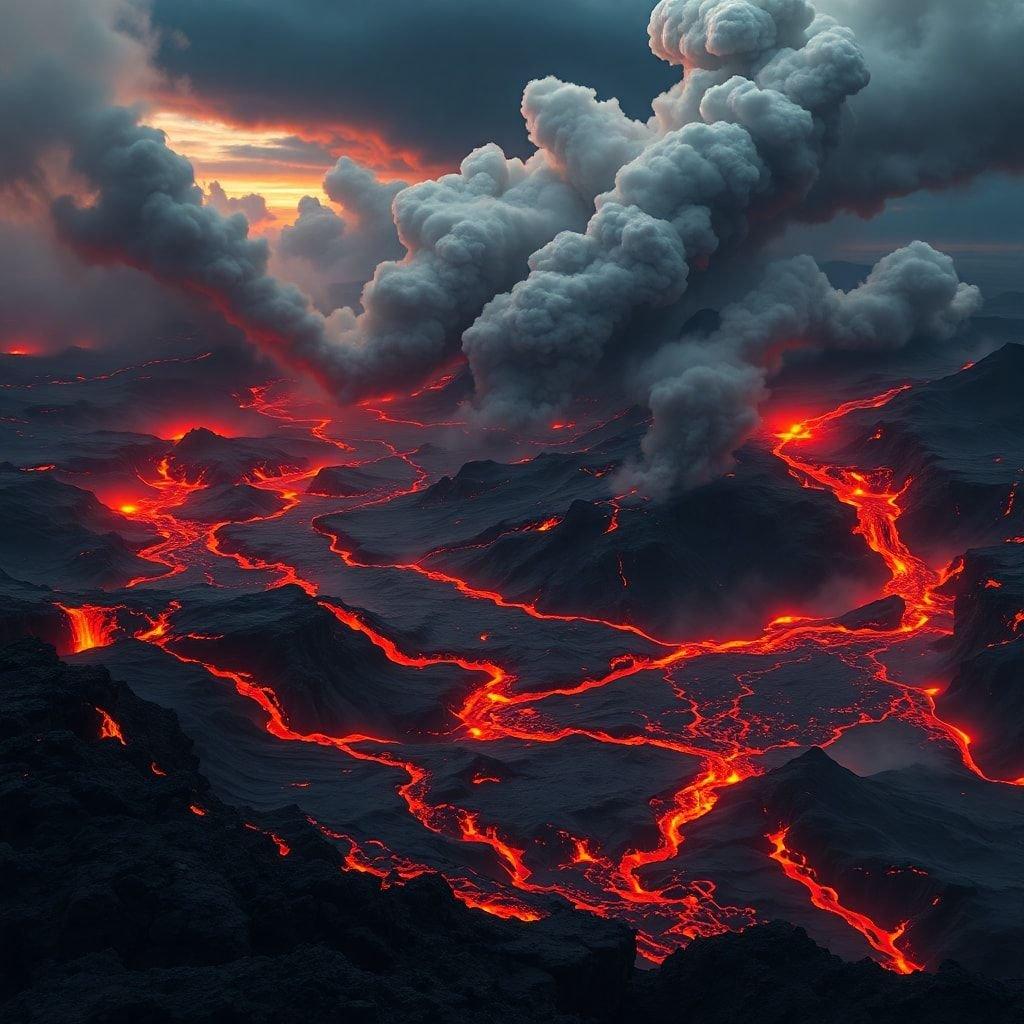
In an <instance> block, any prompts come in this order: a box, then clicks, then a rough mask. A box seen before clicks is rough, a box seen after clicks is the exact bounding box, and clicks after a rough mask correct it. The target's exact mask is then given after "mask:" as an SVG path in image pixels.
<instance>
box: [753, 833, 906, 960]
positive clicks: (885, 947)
mask: <svg viewBox="0 0 1024 1024" xmlns="http://www.w3.org/2000/svg"><path fill="white" fill-rule="evenodd" d="M788 836H789V829H788V828H781V829H779V830H778V831H777V832H774V833H772V834H771V835H770V836H768V837H767V838H768V842H769V843H771V844H772V851H771V855H770V856H771V858H772V860H774V861H776V862H777V863H778V864H780V865H781V866H782V870H783V871H785V873H786V877H787V878H792V879H793V881H794V882H799V883H800V884H801V885H802V886H803V887H804V888H805V889H806V890H807V891H808V892H809V893H810V896H811V902H812V903H813V904H814V905H815V906H816V907H818V908H819V909H820V910H826V911H828V913H830V914H835V915H837V916H838V917H841V918H842V919H843V920H844V921H845V922H846V923H847V924H848V925H849V926H850V927H851V928H854V929H856V930H857V931H858V932H860V933H861V935H863V936H864V938H865V939H867V941H868V943H869V945H870V946H871V948H872V949H874V950H875V951H876V952H877V953H879V954H881V955H882V956H883V957H884V958H885V959H884V961H883V962H884V964H885V966H886V967H888V968H890V970H893V971H895V972H896V973H897V974H913V973H914V972H915V971H921V970H924V967H923V966H922V965H921V964H919V963H915V962H914V961H913V960H911V959H910V958H909V957H908V956H907V955H906V954H905V953H904V952H903V951H902V950H900V949H899V948H898V947H897V945H896V943H897V942H898V941H899V940H900V939H901V938H902V937H903V934H904V932H905V931H906V928H907V923H906V921H904V922H903V923H902V924H899V925H897V926H896V927H895V928H894V929H893V930H892V931H886V930H885V929H884V928H881V927H879V926H878V925H877V924H875V922H874V921H872V920H871V918H869V917H867V916H866V915H864V914H860V913H858V912H857V911H855V910H850V909H849V908H848V907H846V906H844V905H843V903H842V902H841V900H840V899H839V894H838V893H837V892H836V891H835V889H833V888H831V887H830V886H827V885H822V884H821V883H820V882H819V881H818V877H817V875H816V874H815V871H814V869H813V868H812V867H811V866H810V865H809V864H808V863H807V859H806V858H805V857H804V856H803V855H802V854H800V853H797V852H796V851H795V850H791V849H790V848H789V847H788V846H787V845H786V839H787V837H788Z"/></svg>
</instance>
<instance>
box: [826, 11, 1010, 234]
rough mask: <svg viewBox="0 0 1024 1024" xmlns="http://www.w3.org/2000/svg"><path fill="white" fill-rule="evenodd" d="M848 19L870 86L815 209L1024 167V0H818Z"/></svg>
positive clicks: (867, 203) (868, 205) (872, 207)
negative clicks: (862, 53) (1023, 0)
mask: <svg viewBox="0 0 1024 1024" xmlns="http://www.w3.org/2000/svg"><path fill="white" fill-rule="evenodd" d="M818 7H819V9H821V10H823V11H827V12H829V13H831V14H834V15H835V16H836V17H837V18H838V19H840V20H841V21H842V22H843V23H844V24H848V25H850V26H852V28H853V29H854V31H855V32H856V33H857V37H858V39H859V40H860V41H861V43H862V45H863V46H864V49H865V52H866V56H867V60H868V65H869V67H870V68H871V73H872V85H871V88H869V89H865V90H864V92H863V93H862V94H861V95H860V96H858V97H857V98H856V99H855V100H853V101H852V102H851V105H850V108H851V113H852V116H851V118H850V121H849V123H848V124H847V125H845V126H844V131H843V135H842V139H841V142H840V145H839V147H838V149H837V151H836V153H835V156H834V158H833V159H832V160H831V161H830V163H829V165H828V166H827V168H826V170H825V173H824V174H823V176H822V180H821V182H820V183H819V186H818V188H817V189H816V191H815V194H814V195H813V196H812V197H811V198H812V202H811V203H810V204H809V208H808V215H809V216H812V217H813V216H817V217H827V216H830V215H831V212H832V211H833V210H834V209H835V208H836V207H837V206H845V207H849V208H853V209H857V210H861V211H865V212H877V210H878V209H879V208H880V207H881V204H882V203H883V202H884V200H885V199H886V198H888V197H891V196H898V195H905V194H908V193H911V192H914V191H917V190H918V189H921V188H945V187H948V186H949V185H951V184H954V183H957V182H963V181H967V180H969V179H971V178H973V177H975V176H977V175H979V174H981V173H984V172H985V171H995V170H1003V171H1010V172H1017V173H1019V172H1020V171H1022V170H1024V130H1022V125H1024V80H1022V79H1024V61H1022V59H1021V54H1022V53H1024V4H1022V3H1021V2H1020V0H941V2H935V0H928V2H926V0H898V2H894V0H818Z"/></svg>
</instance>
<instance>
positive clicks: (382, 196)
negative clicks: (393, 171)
mask: <svg viewBox="0 0 1024 1024" xmlns="http://www.w3.org/2000/svg"><path fill="white" fill-rule="evenodd" d="M405 188H408V185H407V183H406V182H404V181H390V182H382V181H378V180H377V178H376V176H375V175H374V174H373V172H372V171H371V170H370V169H369V168H366V167H364V166H362V165H361V164H359V163H357V162H356V161H355V160H352V159H350V158H349V157H342V158H341V159H340V160H338V161H337V163H336V164H335V165H334V166H333V167H332V168H331V170H330V171H328V173H327V175H326V177H325V178H324V192H325V193H326V195H327V196H328V197H329V199H330V200H331V201H332V202H334V203H337V204H338V205H339V206H341V207H342V212H341V213H337V212H335V210H334V209H333V208H332V207H331V206H328V205H327V204H325V203H321V202H320V200H319V199H317V198H315V197H314V196H304V197H303V198H302V199H301V200H300V201H299V206H298V217H297V218H296V220H295V221H294V222H293V223H292V224H290V225H288V226H286V227H284V228H283V229H282V231H281V235H280V239H279V241H278V244H277V246H276V249H275V252H274V256H275V257H276V262H275V264H274V269H275V270H278V271H279V272H280V273H281V274H282V276H284V277H287V278H288V279H289V280H292V281H295V282H296V283H298V284H301V285H302V287H303V288H304V289H305V290H306V291H307V292H308V293H309V294H310V295H311V296H312V297H313V299H314V301H315V302H316V304H317V307H318V308H319V309H321V310H322V311H324V312H326V313H330V312H332V311H333V310H334V309H336V308H338V307H340V306H342V305H354V304H355V303H356V302H358V298H359V293H360V292H361V291H362V287H363V285H364V284H365V283H366V282H367V281H368V280H369V278H370V277H371V276H372V275H373V272H374V270H375V269H376V267H377V265H378V264H380V263H383V262H385V261H387V260H397V259H400V258H401V256H402V255H403V252H404V250H403V248H402V244H401V242H400V241H399V239H398V230H397V229H396V227H395V221H394V217H393V216H392V213H391V204H392V202H393V201H394V198H395V196H396V195H397V194H398V193H399V192H401V191H402V190H403V189H405Z"/></svg>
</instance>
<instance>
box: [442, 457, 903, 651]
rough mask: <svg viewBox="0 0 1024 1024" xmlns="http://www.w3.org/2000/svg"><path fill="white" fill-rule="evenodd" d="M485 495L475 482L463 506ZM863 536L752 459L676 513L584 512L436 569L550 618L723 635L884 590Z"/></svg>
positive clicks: (466, 487)
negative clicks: (808, 606) (830, 600)
mask: <svg viewBox="0 0 1024 1024" xmlns="http://www.w3.org/2000/svg"><path fill="white" fill-rule="evenodd" d="M461 475H462V474H460V476H461ZM458 484H459V478H458V477H456V478H455V480H453V481H452V482H451V487H452V488H454V487H456V485H458ZM436 486H439V485H436ZM486 486H487V482H486V481H484V480H483V479H474V480H470V479H468V478H467V480H465V481H463V482H462V484H461V487H462V491H465V492H466V493H461V492H460V494H461V496H462V497H471V496H473V495H474V494H479V493H482V492H481V491H480V490H479V488H482V487H486ZM490 486H496V484H491V485H490ZM474 488H475V489H474ZM855 525H856V524H855V520H854V516H853V513H852V512H851V510H849V509H847V508H845V507H844V506H842V505H839V504H838V503H836V502H835V501H833V500H832V499H831V498H830V497H828V496H826V495H824V494H822V493H820V492H817V491H812V490H807V489H805V488H802V487H800V485H799V484H798V483H797V482H796V481H795V480H793V479H792V478H791V477H790V476H789V475H788V473H787V472H786V470H785V468H784V467H783V466H782V465H781V464H779V463H778V462H777V461H776V460H774V459H771V458H770V457H769V456H766V455H763V454H760V453H757V452H754V451H752V450H749V449H747V450H744V451H743V452H742V453H741V455H740V461H739V464H738V466H737V469H736V472H735V473H734V474H731V475H730V476H729V477H727V478H723V479H720V480H716V481H714V482H712V483H710V484H707V485H706V486H704V487H700V488H697V489H696V490H694V491H691V492H689V493H687V494H685V495H683V496H681V497H680V498H677V499H675V500H674V501H672V502H670V503H668V504H664V505H652V506H650V507H647V506H630V505H624V506H623V508H622V510H621V512H620V513H619V514H618V516H616V517H613V514H612V511H611V509H610V508H609V507H608V506H604V507H602V506H599V505H594V504H591V503H588V502H584V501H576V502H573V504H572V505H570V506H569V508H568V510H567V511H566V512H565V513H564V515H562V516H560V517H556V518H555V519H553V520H550V521H548V522H547V523H545V524H544V526H545V528H544V529H543V530H539V529H523V530H516V529H515V527H512V529H511V530H510V532H506V533H504V534H500V532H499V535H498V536H497V537H496V538H495V537H493V536H492V535H489V534H488V533H484V534H482V535H480V536H479V537H477V538H474V539H473V540H471V541H469V542H468V543H467V544H466V545H465V546H464V548H462V549H459V548H454V549H449V550H444V551H441V552H439V553H438V554H436V555H435V556H433V557H432V558H431V559H430V560H429V562H428V564H430V565H432V566H436V567H438V568H442V569H445V570H447V571H451V572H454V573H455V574H457V575H459V576H462V577H464V578H467V579H469V580H470V581H471V582H473V583H474V584H475V585H478V586H483V587H487V588H489V589H495V590H498V591H500V592H501V593H502V594H504V595H505V596H507V597H510V598H512V599H514V600H520V601H536V603H537V605H538V607H540V608H541V609H543V610H545V611H551V612H558V613H569V614H580V615H590V616H597V617H600V618H606V619H613V620H615V621H620V622H622V621H625V622H631V623H633V624H636V625H639V626H642V627H643V628H645V629H648V630H653V631H654V632H656V633H659V634H662V635H664V634H669V635H684V634H685V635H693V632H694V631H712V632H714V633H715V634H716V635H718V634H721V633H723V632H728V630H729V629H738V628H744V627H750V626H752V627H754V628H756V627H758V626H760V625H762V624H763V623H764V622H765V621H766V620H767V619H770V618H772V617H773V616H774V615H777V614H780V613H781V612H783V611H797V610H799V609H800V608H801V607H802V606H803V604H804V603H805V602H807V601H809V600H810V599H811V598H816V599H817V602H816V606H817V607H819V608H820V607H821V597H822V596H823V595H824V596H826V597H827V592H828V590H829V588H833V589H835V590H836V592H837V593H842V594H843V596H844V598H849V597H850V595H851V593H856V592H858V591H863V592H866V591H867V590H868V589H869V588H870V587H871V586H872V585H874V584H877V583H878V582H879V581H881V580H882V579H883V578H884V570H883V566H882V563H881V561H880V560H879V559H878V558H877V556H875V555H874V554H873V553H872V552H870V551H869V550H868V548H867V547H866V545H865V544H864V542H863V540H862V539H861V538H860V537H857V536H855V535H854V532H853V530H854V526H855ZM737 594H742V595H743V603H742V604H738V602H737ZM826 603H827V602H826ZM850 603H851V602H850V601H849V600H846V601H845V602H844V601H839V602H838V603H837V605H836V607H842V606H844V605H845V606H846V607H849V605H850Z"/></svg>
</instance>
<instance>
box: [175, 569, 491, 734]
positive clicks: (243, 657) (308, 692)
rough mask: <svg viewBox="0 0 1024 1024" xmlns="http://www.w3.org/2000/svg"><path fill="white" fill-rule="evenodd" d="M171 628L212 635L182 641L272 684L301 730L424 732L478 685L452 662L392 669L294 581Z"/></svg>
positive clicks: (199, 611)
mask: <svg viewBox="0 0 1024 1024" xmlns="http://www.w3.org/2000/svg"><path fill="white" fill-rule="evenodd" d="M336 606H337V607H344V606H343V605H342V604H341V602H336ZM359 614H360V615H361V617H362V618H363V619H364V620H366V621H372V620H370V619H369V617H368V616H366V614H365V613H359ZM175 626H176V629H178V630H180V631H181V632H182V633H188V632H194V633H198V634H202V635H204V636H209V637H210V639H208V640H187V639H186V640H183V641H181V642H180V644H179V645H178V647H179V648H180V649H181V650H183V651H185V652H186V653H188V654H189V655H190V656H193V657H197V658H201V659H206V660H209V661H211V662H213V663H214V664H216V665H218V666H220V667H223V668H229V669H231V670H233V671H243V672H247V673H250V674H251V675H252V676H253V677H254V678H255V679H256V680H258V681H259V682H260V683H263V684H265V685H268V686H270V687H272V688H273V690H274V692H275V693H276V694H277V695H278V697H279V698H280V701H281V703H282V705H283V707H284V710H285V716H286V718H287V720H288V722H289V724H290V725H291V726H292V727H293V728H294V729H296V730H297V731H300V732H307V733H308V732H317V731H324V732H328V733H331V734H335V735H344V734H347V733H350V732H362V731H365V732H369V733H371V734H373V735H380V734H381V733H383V738H389V737H390V736H391V735H392V734H394V733H396V732H403V731H410V730H411V731H415V732H423V731H424V730H428V729H432V728H436V727H439V726H441V725H443V724H450V719H449V718H448V712H447V708H448V707H449V706H450V705H452V704H455V703H457V698H458V696H459V695H460V694H463V693H466V692H468V690H469V689H470V687H471V686H473V685H474V684H475V683H477V682H478V681H479V680H478V678H474V677H473V676H471V675H470V674H468V673H464V672H462V671H460V670H459V669H457V668H454V667H453V666H451V665H443V666H439V667H426V668H413V667H406V666H403V665H396V664H395V663H394V662H392V661H389V660H388V659H387V658H386V657H385V655H384V654H383V653H382V652H381V650H380V649H379V648H378V647H376V646H375V645H374V644H373V643H372V642H371V641H370V640H369V639H368V638H367V637H366V636H364V635H363V634H362V633H361V632H359V631H357V630H354V629H350V628H349V627H348V626H346V625H343V624H342V623H341V622H339V621H338V619H337V618H336V617H335V616H334V615H333V614H332V613H331V612H329V611H328V610H327V609H326V608H325V607H324V606H323V605H322V604H320V603H319V602H318V601H317V600H314V599H313V598H310V597H307V596H306V594H304V593H303V592H302V591H301V590H300V589H299V588H298V587H294V586H290V587H281V588H277V589H274V590H270V591H267V592H265V593H258V594H249V595H246V596H244V597H238V598H234V599H232V600H229V601H225V602H220V603H217V604H210V605H204V606H199V605H196V606H191V607H189V608H188V609H186V610H185V611H183V612H182V613H181V614H180V615H179V616H178V617H177V618H176V619H175ZM414 653H415V652H414Z"/></svg>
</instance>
